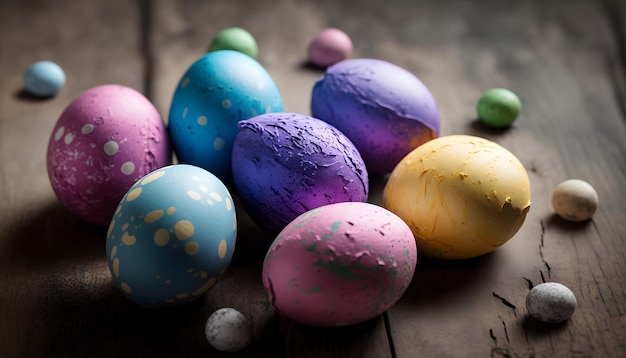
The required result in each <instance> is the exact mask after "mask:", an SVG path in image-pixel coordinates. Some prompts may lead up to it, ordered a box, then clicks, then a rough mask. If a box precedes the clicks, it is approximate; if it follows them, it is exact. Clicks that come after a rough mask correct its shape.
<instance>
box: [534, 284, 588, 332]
mask: <svg viewBox="0 0 626 358" xmlns="http://www.w3.org/2000/svg"><path fill="white" fill-rule="evenodd" d="M577 304H578V303H577V301H576V296H575V295H574V293H573V292H572V291H571V290H570V289H569V288H567V286H565V285H562V284H560V283H557V282H546V283H542V284H539V285H537V286H535V287H533V288H532V290H530V292H529V293H528V295H527V296H526V309H527V310H528V313H529V314H530V315H531V316H533V317H534V318H535V319H537V320H539V321H541V322H546V323H559V322H564V321H566V320H568V319H569V318H570V317H571V316H572V314H574V311H576V306H577Z"/></svg>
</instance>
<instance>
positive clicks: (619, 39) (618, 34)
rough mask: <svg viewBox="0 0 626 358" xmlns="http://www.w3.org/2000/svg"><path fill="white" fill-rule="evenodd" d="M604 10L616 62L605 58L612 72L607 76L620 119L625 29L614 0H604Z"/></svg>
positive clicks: (625, 91) (625, 85) (625, 113)
mask: <svg viewBox="0 0 626 358" xmlns="http://www.w3.org/2000/svg"><path fill="white" fill-rule="evenodd" d="M603 3H604V6H603V7H604V10H605V14H606V19H607V23H608V25H609V26H610V27H611V30H612V31H611V32H612V33H613V34H614V35H615V48H616V52H617V53H616V57H617V59H616V60H617V61H616V62H617V64H614V63H613V62H612V61H611V59H610V58H609V59H607V62H608V67H609V69H610V70H612V72H613V74H614V75H613V76H609V78H610V80H611V85H612V86H613V93H614V94H615V98H616V102H617V105H618V108H619V110H620V112H621V114H622V119H624V120H626V102H624V101H623V98H624V96H625V95H626V72H624V70H623V68H624V67H623V66H624V65H625V64H626V29H625V28H623V27H622V26H621V24H622V19H621V17H620V14H621V12H620V10H619V8H618V7H619V5H617V3H616V2H615V1H611V0H605V1H604V2H603Z"/></svg>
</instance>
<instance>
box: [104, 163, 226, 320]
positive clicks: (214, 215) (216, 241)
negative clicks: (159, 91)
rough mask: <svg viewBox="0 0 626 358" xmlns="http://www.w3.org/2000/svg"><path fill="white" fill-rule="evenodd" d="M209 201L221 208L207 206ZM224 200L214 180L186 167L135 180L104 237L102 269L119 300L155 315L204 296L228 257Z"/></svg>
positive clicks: (168, 168)
mask: <svg viewBox="0 0 626 358" xmlns="http://www.w3.org/2000/svg"><path fill="white" fill-rule="evenodd" d="M201 187H202V188H205V189H206V190H205V191H203V190H201V189H200V188H201ZM190 191H193V192H194V193H196V194H195V195H197V197H190V196H189V195H188V193H189V192H190ZM216 196H219V197H220V198H223V200H222V202H213V201H212V202H211V203H209V198H213V197H216ZM231 200H232V199H231V197H230V194H229V192H228V190H227V188H226V186H225V185H224V184H223V183H222V182H221V181H220V180H219V179H218V178H217V177H216V176H215V175H213V174H211V173H209V172H207V171H206V170H204V169H202V168H199V167H195V166H191V165H187V164H176V165H170V166H166V167H164V168H161V169H159V170H157V171H154V172H152V173H150V174H148V175H146V176H144V177H143V178H141V179H140V180H138V181H137V182H136V183H135V184H134V185H133V186H132V187H131V188H130V190H129V191H128V193H127V194H126V195H125V196H124V197H123V198H122V200H121V201H120V203H119V206H118V208H117V210H116V212H115V215H114V216H113V219H112V220H111V223H110V225H109V230H108V233H107V238H106V252H107V260H108V264H109V269H110V271H111V274H112V276H113V279H114V281H115V282H116V284H117V285H118V287H119V288H120V290H121V291H122V293H123V294H124V295H125V296H126V297H127V298H128V299H130V300H131V301H133V302H135V303H137V304H139V305H142V306H146V307H153V308H162V307H171V306H179V305H182V304H185V303H187V302H190V301H193V300H195V299H197V298H198V297H200V296H201V295H203V294H204V293H205V292H207V291H208V290H209V289H210V288H211V287H212V286H213V285H214V284H215V283H216V281H217V279H218V278H219V276H220V275H221V274H222V273H223V272H224V270H225V269H226V268H227V267H228V266H229V264H230V260H231V258H232V256H233V253H234V249H235V239H236V234H237V231H236V214H235V208H234V207H233V206H232V204H228V203H230V202H231Z"/></svg>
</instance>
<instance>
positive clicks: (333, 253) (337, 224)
mask: <svg viewBox="0 0 626 358" xmlns="http://www.w3.org/2000/svg"><path fill="white" fill-rule="evenodd" d="M416 263H417V246H416V243H415V239H414V238H413V234H412V232H411V229H410V228H409V227H408V226H407V224H406V223H405V222H404V221H402V219H400V218H399V217H398V216H396V215H395V214H393V213H392V212H390V211H388V210H386V209H384V208H382V207H380V206H377V205H374V204H370V203H359V202H354V203H336V204H330V205H325V206H322V207H319V208H316V209H313V210H310V211H308V212H306V213H304V214H302V215H300V216H299V217H297V218H296V219H294V220H293V221H292V222H291V223H289V225H287V226H286V227H285V228H284V229H283V230H282V231H281V232H280V234H279V235H278V236H277V237H276V239H275V240H274V242H273V243H272V245H271V247H270V248H269V250H268V252H267V254H266V256H265V260H264V263H263V285H264V287H265V291H266V293H267V295H268V297H269V299H270V301H271V304H272V306H273V307H274V308H275V309H276V311H278V312H279V313H281V314H283V315H285V316H287V317H289V318H291V319H293V320H295V321H298V322H301V323H304V324H308V325H313V326H322V327H329V326H344V325H351V324H356V323H360V322H364V321H366V320H369V319H372V318H374V317H376V316H378V315H380V314H382V313H383V312H385V311H386V310H387V309H389V308H390V307H391V306H393V305H394V304H395V303H396V302H397V301H398V300H399V299H400V297H401V296H402V295H403V294H404V292H405V291H406V289H407V287H408V286H409V284H410V283H411V280H412V279H413V275H414V273H415V267H416Z"/></svg>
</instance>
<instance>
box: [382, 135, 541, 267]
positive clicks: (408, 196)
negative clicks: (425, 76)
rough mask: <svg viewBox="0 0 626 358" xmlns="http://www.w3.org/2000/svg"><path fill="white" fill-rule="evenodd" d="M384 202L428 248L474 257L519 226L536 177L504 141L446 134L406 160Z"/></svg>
mask: <svg viewBox="0 0 626 358" xmlns="http://www.w3.org/2000/svg"><path fill="white" fill-rule="evenodd" d="M383 206H384V207H385V208H387V209H389V210H391V211H392V212H394V213H396V214H397V215H398V216H399V217H401V218H402V219H403V220H405V221H406V222H407V224H408V225H409V226H410V227H411V229H412V230H413V234H415V238H416V240H417V245H418V246H419V248H420V252H421V253H422V254H424V255H426V256H431V257H436V258H442V259H465V258H471V257H476V256H480V255H483V254H486V253H489V252H491V251H493V250H495V249H496V248H498V247H499V246H500V245H503V244H504V243H505V242H507V241H508V240H509V239H510V238H511V237H513V235H514V234H515V233H516V232H517V231H518V230H519V228H520V227H521V226H522V224H523V222H524V220H525V218H526V214H527V213H528V211H529V210H530V181H529V179H528V174H527V173H526V169H525V168H524V166H523V165H522V163H520V161H519V160H518V159H517V158H516V157H515V156H514V155H513V154H512V153H511V152H509V151H508V150H506V149H505V148H503V147H502V146H500V145H498V144H496V143H494V142H492V141H489V140H487V139H484V138H480V137H475V136H468V135H451V136H444V137H439V138H436V139H433V140H431V141H429V142H427V143H424V144H422V145H421V146H419V147H418V148H416V149H415V150H413V151H412V152H411V153H409V154H408V155H407V156H406V157H405V158H404V159H402V161H401V162H400V163H399V164H398V165H397V166H396V168H395V169H394V171H393V172H392V173H391V176H390V177H389V180H388V181H387V184H386V185H385V189H384V191H383Z"/></svg>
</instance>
